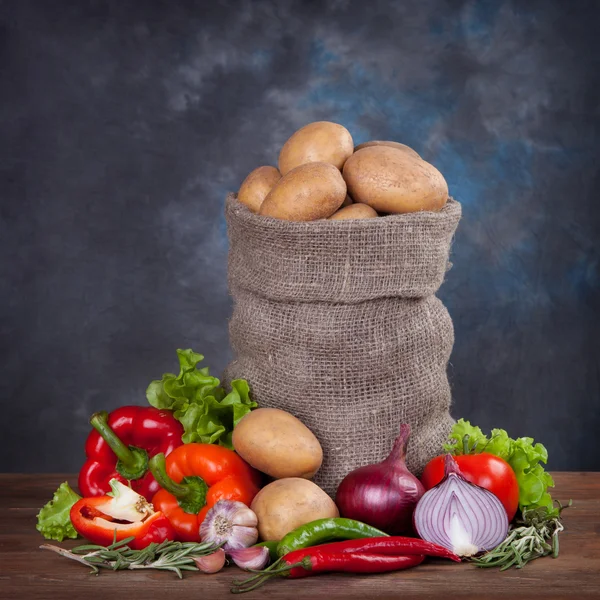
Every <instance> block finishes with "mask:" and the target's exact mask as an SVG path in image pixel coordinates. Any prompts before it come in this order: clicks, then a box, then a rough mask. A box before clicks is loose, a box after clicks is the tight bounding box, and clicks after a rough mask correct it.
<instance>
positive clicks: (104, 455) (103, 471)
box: [79, 406, 183, 501]
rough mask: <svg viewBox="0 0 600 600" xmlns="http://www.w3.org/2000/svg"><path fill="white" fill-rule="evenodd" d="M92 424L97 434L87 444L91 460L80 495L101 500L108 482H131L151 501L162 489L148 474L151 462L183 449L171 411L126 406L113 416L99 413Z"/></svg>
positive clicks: (81, 477)
mask: <svg viewBox="0 0 600 600" xmlns="http://www.w3.org/2000/svg"><path fill="white" fill-rule="evenodd" d="M90 423H91V425H92V426H93V427H94V429H95V431H92V432H91V433H90V435H89V436H88V438H87V441H86V443H85V453H86V456H87V457H88V458H87V460H86V462H85V464H84V465H83V467H82V468H81V471H80V472H79V489H80V490H81V493H82V494H83V495H84V496H102V495H104V494H106V493H107V492H108V491H110V485H109V481H110V480H111V479H118V480H119V481H121V482H122V483H125V482H127V481H130V482H131V487H132V488H133V489H134V490H135V491H136V492H138V493H139V494H141V495H142V496H144V498H146V500H149V501H150V500H152V496H154V494H155V493H156V492H157V491H158V490H159V489H160V486H159V485H158V483H157V482H156V480H155V479H154V477H153V476H152V473H150V471H149V470H148V460H149V459H150V458H152V457H153V456H154V455H155V454H159V453H161V452H162V453H163V454H165V455H168V454H169V453H170V452H171V451H172V450H174V449H175V448H177V447H178V446H181V444H182V442H181V436H182V435H183V426H182V425H181V423H180V422H179V421H177V419H175V417H173V415H172V414H171V412H170V411H168V410H158V409H156V408H153V407H150V406H149V407H141V406H123V407H122V408H117V409H116V410H113V411H112V412H111V413H110V415H109V414H107V413H106V412H99V413H96V414H94V415H93V416H92V418H91V419H90Z"/></svg>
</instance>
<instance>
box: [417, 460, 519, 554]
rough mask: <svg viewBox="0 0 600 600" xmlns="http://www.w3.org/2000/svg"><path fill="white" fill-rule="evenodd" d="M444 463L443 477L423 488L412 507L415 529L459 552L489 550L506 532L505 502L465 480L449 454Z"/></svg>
mask: <svg viewBox="0 0 600 600" xmlns="http://www.w3.org/2000/svg"><path fill="white" fill-rule="evenodd" d="M444 464H445V477H444V479H442V481H441V482H440V483H438V485H436V486H435V487H434V488H432V489H430V490H429V491H428V492H425V494H424V495H423V497H422V498H421V499H420V500H419V503H418V504H417V508H416V509H415V513H414V517H413V519H414V525H415V529H416V531H417V533H418V534H419V536H420V537H421V538H423V539H424V540H427V541H428V542H433V543H434V544H439V545H440V546H443V547H444V548H448V550H451V551H452V552H454V553H455V554H458V556H473V555H474V554H477V553H478V552H483V551H486V550H492V549H493V548H495V547H496V546H497V545H498V544H499V543H500V542H502V541H503V540H504V538H505V537H506V535H507V533H508V517H507V515H506V510H505V509H504V506H502V503H501V502H500V500H498V498H497V497H496V496H495V495H494V494H492V493H491V492H490V491H488V490H485V489H483V488H482V487H479V486H478V485H474V484H472V483H470V482H469V481H467V480H466V479H465V478H464V477H463V475H462V473H461V472H460V469H459V467H458V465H457V464H456V461H455V460H454V458H452V455H451V454H447V455H446V458H445V463H444Z"/></svg>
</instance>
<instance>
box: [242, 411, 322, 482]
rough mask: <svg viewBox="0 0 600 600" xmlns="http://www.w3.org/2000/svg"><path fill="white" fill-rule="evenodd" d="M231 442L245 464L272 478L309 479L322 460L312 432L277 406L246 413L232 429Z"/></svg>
mask: <svg viewBox="0 0 600 600" xmlns="http://www.w3.org/2000/svg"><path fill="white" fill-rule="evenodd" d="M232 441H233V447H234V448H235V451H236V452H237V453H238V454H239V455H240V456H241V457H242V458H243V459H244V460H245V461H246V462H247V463H249V464H251V465H252V466H253V467H254V468H255V469H258V470H259V471H262V472H263V473H266V474H267V475H270V476H271V477H274V478H275V479H282V478H283V477H304V478H306V479H310V478H311V477H313V475H314V474H315V473H316V472H317V471H318V470H319V467H320V466H321V463H322V462H323V449H322V448H321V444H319V440H318V439H317V438H316V437H315V436H314V434H313V433H312V431H311V430H310V429H309V428H308V427H306V425H304V423H302V421H300V420H299V419H297V418H296V417H294V415H291V414H290V413H289V412H286V411H285V410H279V409H278V408H258V409H256V410H253V411H252V412H250V413H248V414H247V415H246V416H245V417H244V418H243V419H242V420H241V421H240V422H239V423H238V424H237V425H236V427H235V429H234V430H233V440H232Z"/></svg>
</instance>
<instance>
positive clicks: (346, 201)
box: [342, 194, 352, 206]
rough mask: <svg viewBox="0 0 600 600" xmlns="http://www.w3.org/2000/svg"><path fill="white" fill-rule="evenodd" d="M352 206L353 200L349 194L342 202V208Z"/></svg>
mask: <svg viewBox="0 0 600 600" xmlns="http://www.w3.org/2000/svg"><path fill="white" fill-rule="evenodd" d="M351 204H352V198H350V196H349V195H348V194H346V198H345V199H344V201H343V202H342V206H350V205H351Z"/></svg>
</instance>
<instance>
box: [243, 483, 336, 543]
mask: <svg viewBox="0 0 600 600" xmlns="http://www.w3.org/2000/svg"><path fill="white" fill-rule="evenodd" d="M250 508H251V509H252V510H253V511H254V512H255V513H256V516H257V517H258V533H259V534H260V537H261V539H263V540H264V541H271V540H273V541H275V540H276V541H279V540H280V539H281V538H282V537H283V536H284V535H285V534H286V533H289V532H290V531H292V530H293V529H296V527H300V526H301V525H305V524H306V523H310V522H311V521H315V520H316V519H330V518H336V517H339V516H340V513H339V511H338V509H337V506H336V505H335V503H334V502H333V500H332V499H331V498H330V497H329V496H328V495H327V494H326V493H325V492H324V491H323V490H322V489H321V488H320V487H319V486H317V485H316V484H315V483H313V482H312V481H309V480H308V479H300V478H298V477H288V478H287V479H277V480H276V481H273V482H272V483H269V484H268V485H266V486H265V487H264V488H263V489H262V490H260V492H258V494H257V495H256V496H255V497H254V500H253V501H252V504H251V506H250Z"/></svg>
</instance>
